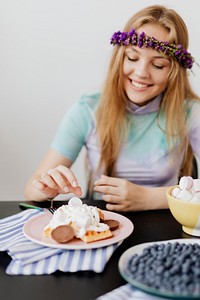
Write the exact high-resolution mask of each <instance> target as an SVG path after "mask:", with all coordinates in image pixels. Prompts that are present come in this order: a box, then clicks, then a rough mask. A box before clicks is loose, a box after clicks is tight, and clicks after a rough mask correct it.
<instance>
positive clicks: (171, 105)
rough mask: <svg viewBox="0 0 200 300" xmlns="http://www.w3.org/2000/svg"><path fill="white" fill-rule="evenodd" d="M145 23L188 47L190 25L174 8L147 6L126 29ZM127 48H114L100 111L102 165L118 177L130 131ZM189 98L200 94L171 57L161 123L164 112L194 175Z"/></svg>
mask: <svg viewBox="0 0 200 300" xmlns="http://www.w3.org/2000/svg"><path fill="white" fill-rule="evenodd" d="M144 24H159V25H160V26H162V28H164V29H165V30H167V32H168V33H169V40H168V41H169V43H174V44H181V45H182V46H183V48H185V49H187V48H188V31H187V27H186V25H185V23H184V21H183V20H182V18H181V17H180V16H179V15H178V14H177V13H176V12H175V11H174V10H172V9H168V8H166V7H164V6H161V5H153V6H149V7H147V8H144V9H142V10H140V11H139V12H138V13H136V14H135V15H134V16H133V17H131V18H130V20H129V21H128V22H127V24H126V26H125V27H124V31H129V30H130V29H131V28H132V27H134V28H135V29H136V30H137V29H138V28H140V27H141V26H143V25H144ZM125 47H126V46H120V47H117V46H116V47H115V48H114V49H113V54H112V57H111V62H110V65H109V68H108V72H107V77H106V80H105V83H104V87H103V91H102V95H101V102H100V105H99V108H98V110H97V114H96V117H97V133H98V138H99V143H100V149H101V154H100V161H99V168H101V170H103V172H104V174H106V175H108V176H115V166H116V161H117V158H118V155H119V151H120V147H121V145H122V143H123V142H124V133H125V132H127V130H128V127H127V121H126V107H127V101H128V99H127V96H126V94H125V90H124V86H123V61H124V56H125ZM185 99H199V97H198V96H197V95H196V94H195V92H194V91H193V90H192V88H191V86H190V83H189V79H188V74H187V70H186V69H185V68H183V67H182V66H181V65H180V64H179V63H178V62H177V61H175V60H174V59H171V70H170V74H169V78H168V84H167V88H166V90H165V92H164V98H163V100H162V103H161V106H160V110H159V112H158V122H159V113H160V112H161V111H164V113H165V115H166V128H163V130H164V131H165V133H166V136H167V141H168V145H170V144H173V140H174V138H175V137H176V139H177V137H178V138H179V140H180V142H181V143H180V148H181V151H184V152H185V159H184V162H183V166H182V167H183V173H182V174H190V172H191V165H192V151H191V147H190V146H189V144H188V137H187V133H186V124H185V123H186V116H185V110H184V100H185ZM183 147H184V149H183Z"/></svg>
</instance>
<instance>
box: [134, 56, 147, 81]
mask: <svg viewBox="0 0 200 300" xmlns="http://www.w3.org/2000/svg"><path fill="white" fill-rule="evenodd" d="M135 75H136V76H137V77H138V78H149V75H150V73H149V67H148V64H147V62H146V61H145V60H142V61H140V62H138V64H137V67H136V68H135Z"/></svg>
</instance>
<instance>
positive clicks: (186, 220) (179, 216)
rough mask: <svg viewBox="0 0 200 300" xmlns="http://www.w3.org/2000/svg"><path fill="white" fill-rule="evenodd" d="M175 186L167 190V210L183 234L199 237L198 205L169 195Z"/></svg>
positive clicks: (199, 212)
mask: <svg viewBox="0 0 200 300" xmlns="http://www.w3.org/2000/svg"><path fill="white" fill-rule="evenodd" d="M175 187H177V186H172V187H170V188H169V189H168V190H167V201H168V205H169V209H170V211H171V213H172V215H173V216H174V218H175V219H176V220H177V221H178V222H179V223H180V224H181V225H182V229H183V231H184V232H186V233H187V234H190V235H194V236H200V203H191V202H186V201H184V200H180V199H176V198H174V197H173V196H172V195H171V193H172V190H173V189H174V188H175Z"/></svg>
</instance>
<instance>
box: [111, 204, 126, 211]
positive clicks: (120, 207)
mask: <svg viewBox="0 0 200 300" xmlns="http://www.w3.org/2000/svg"><path fill="white" fill-rule="evenodd" d="M106 208H107V209H108V210H111V211H129V208H128V206H125V205H123V204H119V205H118V204H110V203H107V204H106Z"/></svg>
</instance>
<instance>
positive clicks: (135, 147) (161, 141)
mask: <svg viewBox="0 0 200 300" xmlns="http://www.w3.org/2000/svg"><path fill="white" fill-rule="evenodd" d="M99 99H100V94H94V95H90V96H88V95H84V96H82V97H81V98H80V99H79V100H78V101H77V102H76V103H75V104H74V105H73V106H72V107H71V108H70V109H69V110H68V111H67V113H66V115H65V116H64V118H63V120H62V121H61V123H60V125H59V127H58V130H57V133H56V135H55V138H54V140H53V142H52V145H51V147H52V148H53V149H55V150H56V151H58V152H59V153H60V154H62V155H64V156H65V157H66V158H68V159H70V160H71V161H74V160H75V159H76V158H77V156H78V154H79V152H80V150H81V149H82V147H83V146H85V147H86V149H87V152H88V159H89V164H90V168H91V170H96V167H97V165H98V161H99V157H100V149H99V146H98V139H97V135H96V126H95V123H96V122H95V112H96V109H97V107H98V103H99ZM161 100H162V95H159V96H157V97H156V98H155V99H154V100H152V101H151V102H150V103H148V104H147V105H145V106H142V107H139V106H137V105H135V104H134V103H132V102H130V105H129V107H128V108H127V119H128V120H129V123H130V124H129V125H130V130H129V134H128V137H127V141H126V142H125V143H124V145H123V146H122V148H121V151H120V155H119V158H118V160H117V165H116V177H119V178H124V179H127V180H129V181H131V182H134V183H136V184H140V185H143V186H152V187H157V186H170V185H174V184H177V181H178V174H179V169H180V166H181V162H182V160H183V154H182V155H180V153H179V154H178V152H177V145H175V146H174V148H173V149H172V152H173V154H174V155H175V156H174V155H173V157H175V159H174V158H173V161H172V159H171V158H170V157H172V156H171V155H170V156H169V150H168V144H167V139H166V135H165V133H164V131H163V130H162V129H161V128H165V116H164V114H162V115H160V116H159V124H160V126H158V122H157V112H158V109H159V105H160V101H161ZM185 104H186V105H185V106H186V110H187V130H188V135H189V142H190V145H191V146H192V148H193V151H194V153H195V155H196V156H197V157H198V158H200V102H198V101H191V100H190V101H189V100H187V101H185ZM105 126H106V124H105ZM99 175H100V174H98V176H99ZM98 176H97V177H98Z"/></svg>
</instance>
